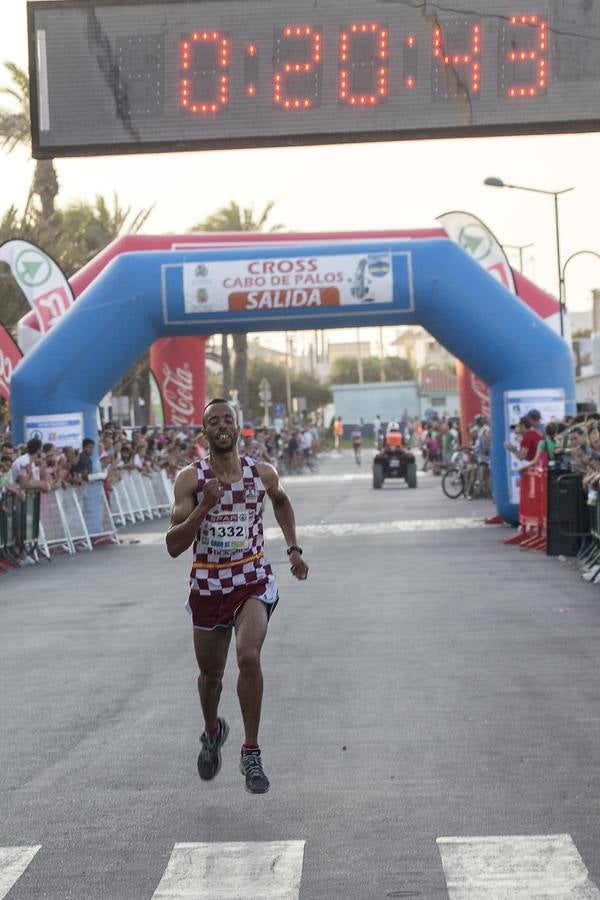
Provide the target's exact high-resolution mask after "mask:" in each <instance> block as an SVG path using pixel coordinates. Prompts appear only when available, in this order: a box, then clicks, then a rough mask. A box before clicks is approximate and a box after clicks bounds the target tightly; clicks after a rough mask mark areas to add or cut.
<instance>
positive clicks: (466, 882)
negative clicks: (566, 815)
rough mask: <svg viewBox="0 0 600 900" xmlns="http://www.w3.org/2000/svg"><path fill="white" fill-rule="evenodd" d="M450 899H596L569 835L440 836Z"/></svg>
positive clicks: (440, 846)
mask: <svg viewBox="0 0 600 900" xmlns="http://www.w3.org/2000/svg"><path fill="white" fill-rule="evenodd" d="M437 844H438V848H439V851H440V855H441V857H442V864H443V866H444V873H445V875H446V883H447V886H448V896H449V898H450V900H534V898H535V900H558V898H562V897H564V898H569V900H597V898H600V891H599V890H598V888H597V887H596V885H595V884H594V883H593V881H591V880H590V877H589V874H588V870H587V869H586V867H585V864H584V862H583V860H582V859H581V856H580V855H579V853H578V851H577V847H576V846H575V844H574V843H573V840H572V838H571V835H569V834H547V835H529V836H527V835H506V836H502V837H440V838H438V839H437Z"/></svg>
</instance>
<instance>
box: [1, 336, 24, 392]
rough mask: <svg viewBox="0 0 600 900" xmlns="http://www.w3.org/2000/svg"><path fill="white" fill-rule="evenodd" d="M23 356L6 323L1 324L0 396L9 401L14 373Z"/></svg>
mask: <svg viewBox="0 0 600 900" xmlns="http://www.w3.org/2000/svg"><path fill="white" fill-rule="evenodd" d="M22 356H23V354H22V353H21V351H20V350H19V348H18V347H17V345H16V344H15V342H14V341H13V339H12V338H11V336H10V334H9V333H8V331H7V330H6V328H5V327H4V325H0V397H4V399H5V400H6V401H7V402H8V401H9V399H10V381H11V378H12V374H13V372H14V370H15V369H16V367H17V364H18V362H19V360H20V359H21V357H22Z"/></svg>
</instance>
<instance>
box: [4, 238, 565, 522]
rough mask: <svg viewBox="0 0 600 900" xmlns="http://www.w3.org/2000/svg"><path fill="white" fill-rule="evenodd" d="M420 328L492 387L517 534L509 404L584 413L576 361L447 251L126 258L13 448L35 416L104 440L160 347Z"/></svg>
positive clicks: (313, 248)
mask: <svg viewBox="0 0 600 900" xmlns="http://www.w3.org/2000/svg"><path fill="white" fill-rule="evenodd" d="M415 324H418V325H422V326H423V327H424V328H426V329H427V331H429V332H430V333H431V334H432V335H433V336H434V337H435V338H436V339H437V340H438V341H439V342H440V343H441V344H443V345H444V346H445V347H446V348H447V349H448V350H449V351H450V352H451V353H453V354H454V355H455V356H456V357H458V358H459V359H460V360H461V361H462V362H463V363H464V364H465V365H467V366H468V367H469V368H470V369H472V370H473V371H474V372H475V373H476V374H477V375H478V376H479V377H480V378H482V379H483V381H485V382H486V384H488V385H489V387H490V390H491V407H492V477H493V483H494V496H495V500H496V504H497V507H498V512H499V514H500V515H501V516H502V517H503V518H504V519H506V520H507V521H512V522H515V521H516V520H517V517H518V509H517V507H516V506H515V504H514V502H512V499H511V492H510V482H509V471H508V459H507V454H506V451H505V450H504V448H503V442H504V440H505V435H506V427H507V426H506V423H507V392H509V391H521V392H522V393H523V394H524V395H526V394H527V393H530V392H531V391H532V390H534V391H535V390H536V389H541V390H549V391H552V392H554V393H555V394H562V396H564V399H565V404H566V408H567V410H568V411H572V410H573V409H574V398H575V383H574V372H573V363H572V358H571V351H570V348H569V347H568V345H567V344H566V342H565V341H564V340H562V338H560V337H559V336H558V335H556V334H555V333H554V332H553V331H552V330H551V329H550V328H549V327H548V326H546V325H545V324H544V322H543V321H542V320H541V319H540V318H539V317H538V316H537V315H536V314H535V313H533V312H532V311H531V310H530V309H529V308H528V307H527V306H526V305H525V304H524V303H523V302H522V301H521V300H519V299H518V298H517V297H515V296H514V295H513V294H510V293H509V292H508V291H507V290H506V289H505V288H504V287H503V286H502V285H501V284H500V283H499V282H498V281H497V280H496V279H495V278H493V277H492V276H490V275H489V274H488V273H487V272H486V271H485V270H483V269H482V268H481V267H480V266H479V265H478V264H477V263H476V262H475V261H474V260H473V259H472V258H471V257H470V256H469V255H468V254H466V253H465V252H464V251H463V250H461V249H460V248H459V247H457V246H456V245H454V244H452V243H451V242H450V241H448V240H447V239H440V238H431V239H425V240H419V241H411V240H394V239H383V238H377V239H373V240H364V239H363V240H360V241H353V240H344V241H336V242H332V243H323V242H322V243H315V244H304V243H303V244H298V245H290V244H286V245H285V246H283V245H282V244H279V245H277V244H275V243H273V244H272V245H269V246H264V245H262V246H261V245H259V244H257V245H256V246H254V247H252V246H250V247H248V248H240V247H236V248H232V249H223V245H221V248H219V249H217V248H212V247H209V248H206V249H202V250H188V251H172V252H166V251H151V252H131V253H123V254H122V255H120V256H118V257H117V258H115V259H113V260H112V261H111V262H110V263H109V264H108V265H107V266H106V267H105V268H104V269H103V271H102V272H101V273H100V274H99V275H98V277H97V278H95V279H94V280H93V281H92V282H91V284H90V285H89V286H88V287H87V288H86V289H85V290H84V291H83V293H82V294H81V296H80V297H79V299H78V300H77V303H76V304H75V305H74V306H73V307H72V309H71V310H70V311H69V312H68V313H67V314H66V315H65V316H64V317H63V318H62V319H61V321H60V322H59V323H58V324H57V325H56V326H55V327H54V328H53V329H52V331H51V332H50V333H49V334H48V335H46V337H45V338H44V339H43V341H41V342H40V343H39V344H38V345H37V346H36V347H35V349H34V350H33V351H32V352H31V354H30V355H29V356H28V357H26V358H25V359H24V360H23V362H22V363H21V364H20V365H19V367H18V369H17V370H16V372H15V374H14V377H13V381H12V385H11V407H12V414H13V422H14V435H15V439H16V440H17V441H21V440H22V439H23V436H24V427H25V418H26V416H33V415H45V414H59V413H60V414H63V413H73V412H81V413H82V414H83V417H84V428H85V431H86V433H87V434H92V435H93V434H95V431H96V409H97V405H98V403H99V401H100V399H101V398H102V397H103V396H104V394H105V393H106V392H107V391H108V390H110V388H111V386H112V385H113V384H114V383H115V381H116V380H118V378H120V376H121V375H122V374H123V373H124V372H125V371H126V370H127V368H128V367H129V366H130V365H131V363H132V362H133V361H134V360H135V359H137V358H138V357H139V356H140V354H142V353H143V352H144V351H145V350H146V349H147V348H148V347H149V346H150V345H151V344H152V343H153V342H154V341H155V340H157V339H158V338H161V337H172V336H175V335H194V334H199V335H209V334H213V333H215V332H229V333H232V332H242V331H269V330H272V331H284V330H292V329H297V330H306V329H315V328H344V327H351V326H357V325H360V326H379V325H415Z"/></svg>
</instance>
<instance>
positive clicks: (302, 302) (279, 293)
mask: <svg viewBox="0 0 600 900" xmlns="http://www.w3.org/2000/svg"><path fill="white" fill-rule="evenodd" d="M183 292H184V301H185V312H186V313H188V314H190V313H192V314H193V313H214V312H222V311H226V310H230V311H241V310H263V309H264V310H272V309H289V308H290V307H293V308H296V307H302V306H304V307H310V306H346V305H350V304H362V303H392V302H393V299H394V279H393V274H392V259H391V254H390V253H362V254H345V255H343V256H342V255H339V256H301V255H296V254H290V256H289V257H286V258H283V259H245V260H229V261H228V262H206V263H186V264H184V266H183Z"/></svg>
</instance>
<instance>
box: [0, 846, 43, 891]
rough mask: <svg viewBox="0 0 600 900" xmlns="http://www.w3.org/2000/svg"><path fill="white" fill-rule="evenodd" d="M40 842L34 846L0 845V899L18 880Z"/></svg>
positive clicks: (38, 847)
mask: <svg viewBox="0 0 600 900" xmlns="http://www.w3.org/2000/svg"><path fill="white" fill-rule="evenodd" d="M40 847H41V844H39V845H38V846H35V847H0V900H3V898H4V897H6V895H7V894H8V892H9V891H10V889H11V887H12V886H13V885H14V884H15V882H16V881H18V880H19V878H20V877H21V875H22V874H23V872H24V871H25V869H26V868H27V866H28V865H29V863H30V862H31V860H32V859H33V857H34V856H35V854H36V853H37V852H38V850H39V849H40Z"/></svg>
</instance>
